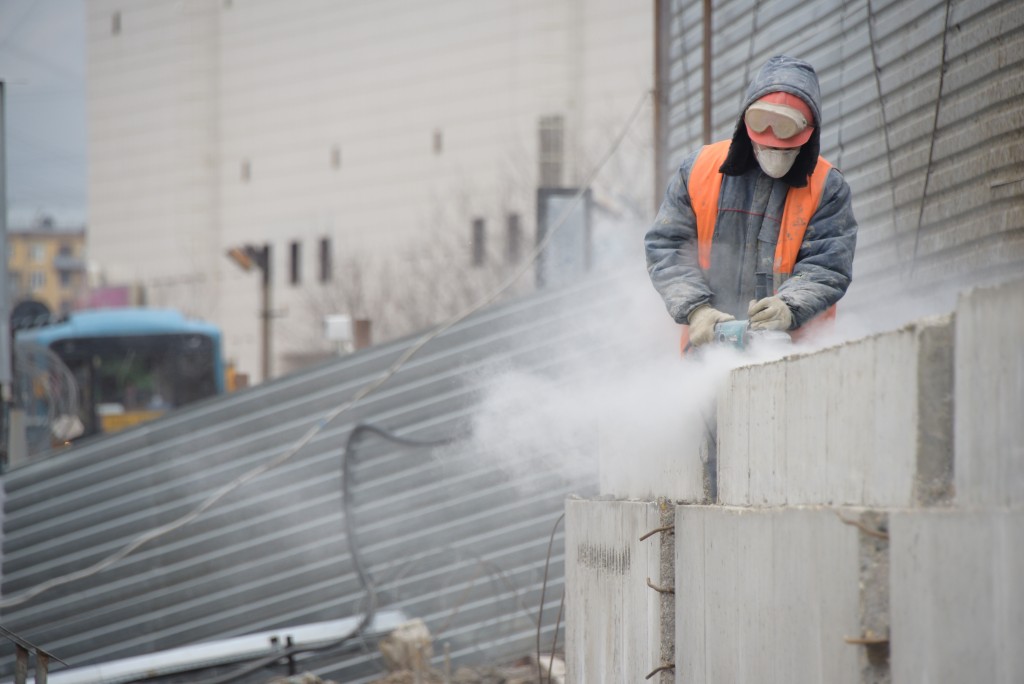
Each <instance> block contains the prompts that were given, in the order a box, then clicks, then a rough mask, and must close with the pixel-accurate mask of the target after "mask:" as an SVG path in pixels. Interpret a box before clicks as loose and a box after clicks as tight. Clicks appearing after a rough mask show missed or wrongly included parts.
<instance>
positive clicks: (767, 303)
mask: <svg viewBox="0 0 1024 684" xmlns="http://www.w3.org/2000/svg"><path fill="white" fill-rule="evenodd" d="M747 318H749V319H750V329H751V330H789V328H790V326H791V325H793V312H792V311H790V310H789V306H788V305H787V304H786V302H784V301H782V300H781V299H779V298H778V297H765V298H764V299H760V300H757V301H753V302H750V306H749V307H748V308H747Z"/></svg>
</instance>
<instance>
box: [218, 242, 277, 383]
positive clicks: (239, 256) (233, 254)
mask: <svg viewBox="0 0 1024 684" xmlns="http://www.w3.org/2000/svg"><path fill="white" fill-rule="evenodd" d="M227 254H228V258H229V259H231V260H232V261H234V262H235V263H236V264H238V266H239V267H240V268H241V269H242V270H243V271H251V270H252V269H253V268H257V269H259V270H260V273H261V285H260V338H261V344H260V347H261V348H260V366H261V375H262V378H263V381H264V382H266V381H267V380H269V379H270V319H271V316H272V314H271V311H270V245H269V244H263V245H260V246H256V245H242V246H241V247H232V248H231V249H229V250H228V252H227Z"/></svg>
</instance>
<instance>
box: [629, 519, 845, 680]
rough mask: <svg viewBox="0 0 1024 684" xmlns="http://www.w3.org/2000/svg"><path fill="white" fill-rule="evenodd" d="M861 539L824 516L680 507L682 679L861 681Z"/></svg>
mask: <svg viewBox="0 0 1024 684" xmlns="http://www.w3.org/2000/svg"><path fill="white" fill-rule="evenodd" d="M858 534H859V533H858V531H857V530H856V529H855V528H854V527H851V526H849V525H844V524H843V523H842V521H840V519H839V517H838V516H837V515H836V512H835V511H832V510H826V509H751V508H722V507H717V506H680V507H678V508H677V509H676V533H675V536H676V546H675V552H676V559H675V568H676V570H675V572H676V580H675V586H676V679H675V681H679V682H687V683H688V684H697V683H699V682H708V683H717V682H737V683H739V682H750V683H755V682H756V683H757V684H765V683H769V682H777V683H778V684H784V683H785V684H789V683H791V682H832V683H842V682H851V683H852V682H859V681H860V669H859V668H860V663H859V655H860V654H859V650H858V649H859V647H857V646H853V645H850V644H847V643H846V642H845V641H844V638H845V637H846V636H850V635H857V634H859V633H860V631H861V624H860V616H859V608H858V603H859V600H860V589H859V561H858V554H859V547H858ZM623 681H626V680H623Z"/></svg>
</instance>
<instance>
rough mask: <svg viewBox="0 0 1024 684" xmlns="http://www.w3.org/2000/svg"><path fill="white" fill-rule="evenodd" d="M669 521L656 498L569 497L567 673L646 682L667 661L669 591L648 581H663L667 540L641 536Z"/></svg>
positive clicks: (592, 679) (574, 677) (596, 682)
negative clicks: (664, 606) (664, 598)
mask: <svg viewBox="0 0 1024 684" xmlns="http://www.w3.org/2000/svg"><path fill="white" fill-rule="evenodd" d="M661 524H662V523H661V512H660V507H659V505H658V504H656V503H638V502H629V501H584V500H580V499H570V500H569V501H568V502H567V503H566V517H565V578H566V598H565V601H566V664H567V667H568V679H567V681H570V682H587V684H592V683H593V684H600V683H602V682H607V683H608V684H620V683H621V682H640V681H643V680H644V677H645V676H646V675H647V674H648V673H650V672H651V671H652V670H654V669H655V668H656V667H658V665H659V664H660V663H661V636H662V634H661V625H660V621H661V614H662V611H661V606H660V600H661V595H660V594H659V593H658V592H657V591H655V590H653V589H651V588H650V587H649V586H648V584H647V581H648V580H651V582H652V583H654V584H656V585H657V584H658V583H659V582H661V581H662V579H661V552H660V548H661V545H660V543H659V540H658V537H657V535H654V536H653V537H651V538H648V539H646V540H644V541H640V537H641V536H643V535H644V534H646V533H647V532H649V531H651V530H653V529H656V528H658V527H660V526H661ZM668 582H669V583H671V578H669V579H668ZM654 681H658V680H654Z"/></svg>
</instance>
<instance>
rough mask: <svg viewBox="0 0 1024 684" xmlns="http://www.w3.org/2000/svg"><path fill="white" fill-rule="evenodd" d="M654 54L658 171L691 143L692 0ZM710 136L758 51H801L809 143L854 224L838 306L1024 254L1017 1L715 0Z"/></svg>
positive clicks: (1010, 267) (962, 277)
mask: <svg viewBox="0 0 1024 684" xmlns="http://www.w3.org/2000/svg"><path fill="white" fill-rule="evenodd" d="M669 21H670V22H671V25H670V27H669V35H670V40H668V41H666V42H665V44H666V47H665V49H664V50H663V51H662V54H660V55H659V59H660V60H662V73H665V74H667V77H666V82H665V83H663V84H662V87H663V88H664V89H665V92H666V101H667V106H668V109H669V111H668V114H667V120H668V127H669V129H668V131H666V132H665V137H666V138H667V140H668V154H667V157H666V163H667V164H669V166H670V168H669V173H671V172H673V171H674V170H675V168H676V167H677V166H678V164H679V162H680V161H681V159H682V157H683V156H685V154H686V153H687V152H689V151H690V150H693V149H696V147H698V146H699V145H700V143H701V137H702V131H701V111H702V107H703V102H702V95H701V85H702V73H701V72H702V49H703V45H702V35H703V34H702V21H703V12H702V7H701V3H696V2H684V1H683V0H672V1H671V4H670V9H669ZM712 27H713V38H712V48H713V55H714V56H713V60H714V61H713V63H712V70H713V78H712V121H713V129H714V132H713V136H712V137H713V139H716V140H718V139H722V138H726V137H729V136H731V134H732V130H733V127H734V126H735V123H736V120H737V117H738V114H739V108H740V106H741V102H742V97H743V92H744V90H745V88H746V85H747V84H748V83H749V81H750V79H751V78H752V77H753V75H754V74H755V73H756V70H757V69H758V68H759V67H760V65H761V64H763V63H764V61H765V60H766V59H767V58H768V57H770V56H771V55H774V54H789V55H792V56H794V57H800V58H802V59H806V60H807V61H809V62H811V63H812V64H813V65H814V66H815V69H816V70H817V72H818V76H819V79H820V81H821V88H822V97H823V114H822V116H823V130H822V154H823V155H824V156H825V157H826V158H827V159H829V160H830V161H831V162H832V163H834V164H835V165H836V166H838V167H839V168H840V169H841V170H842V171H843V173H844V174H845V176H846V179H847V181H848V182H849V183H850V187H851V189H852V191H853V196H854V210H855V214H856V216H857V219H858V222H859V223H860V233H859V238H858V246H857V256H856V262H855V268H854V284H853V286H852V287H851V290H850V293H849V295H848V297H847V300H846V304H845V306H848V307H849V306H851V305H852V306H864V305H866V304H868V303H870V301H871V300H872V299H873V298H874V297H877V296H878V295H879V294H880V293H881V292H888V291H891V290H892V289H893V288H899V289H901V290H909V291H927V290H929V289H930V288H932V287H935V286H937V285H943V284H950V285H952V284H954V283H956V284H958V285H964V284H970V283H975V282H979V283H980V282H985V281H989V280H995V279H1001V278H1004V277H1005V276H1006V275H1008V274H1013V273H1019V272H1020V271H1021V270H1022V269H1024V11H1021V6H1020V3H1019V2H1015V1H1014V0H959V1H957V0H912V1H906V0H852V1H848V2H840V1H838V0H812V1H811V2H802V1H800V0H757V1H756V2H755V3H754V4H753V5H751V3H750V2H746V1H745V0H716V1H715V2H714V3H713V8H712Z"/></svg>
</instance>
